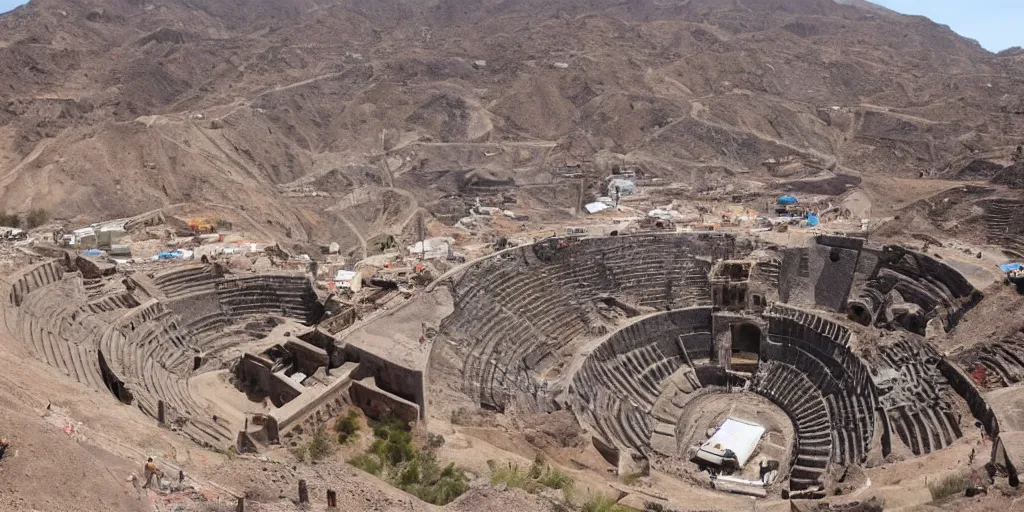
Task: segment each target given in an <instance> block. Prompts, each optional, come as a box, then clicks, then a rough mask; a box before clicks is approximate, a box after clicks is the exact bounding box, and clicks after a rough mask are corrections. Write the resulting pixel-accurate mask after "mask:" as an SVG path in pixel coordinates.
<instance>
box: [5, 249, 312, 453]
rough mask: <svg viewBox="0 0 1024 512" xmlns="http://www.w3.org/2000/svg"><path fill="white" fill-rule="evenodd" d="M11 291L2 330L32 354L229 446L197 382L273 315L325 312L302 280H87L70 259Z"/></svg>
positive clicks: (214, 275)
mask: <svg viewBox="0 0 1024 512" xmlns="http://www.w3.org/2000/svg"><path fill="white" fill-rule="evenodd" d="M83 263H84V262H83ZM8 285H9V290H10V292H9V297H8V300H7V303H6V304H4V306H3V307H0V311H2V312H3V320H4V321H3V328H6V329H7V330H8V331H9V332H10V333H11V335H12V337H13V338H14V339H17V340H20V341H21V342H22V345H23V349H24V350H26V351H27V352H28V353H29V354H31V355H32V356H34V357H35V358H37V359H39V360H40V361H43V362H45V363H47V364H48V365H50V366H52V367H54V368H55V369H57V370H58V371H60V372H61V373H64V374H65V375H67V376H68V377H70V378H71V379H73V380H76V381H78V382H80V383H82V384H84V385H87V386H90V387H94V388H97V389H106V390H109V391H110V393H111V394H113V396H114V397H116V398H117V399H118V400H120V401H121V402H124V403H126V404H131V405H132V406H135V407H138V408H139V409H140V410H142V411H143V412H144V413H145V414H147V415H149V416H151V417H153V418H155V419H158V420H160V421H162V422H164V423H167V424H173V425H177V426H179V427H180V428H181V429H182V430H183V431H184V432H185V433H186V434H188V435H189V436H191V437H192V438H193V439H195V440H196V441H197V442H200V443H204V444H209V445H213V446H221V447H223V446H228V445H230V444H233V443H234V440H235V433H234V432H232V431H231V429H230V428H228V425H227V424H225V422H224V421H223V418H218V414H217V411H215V410H213V409H211V408H210V407H209V406H208V405H207V404H205V403H200V401H199V400H197V398H196V397H195V396H194V394H193V392H192V391H190V388H189V385H188V384H189V380H190V379H192V378H194V377H196V376H198V375H200V374H202V373H204V372H207V371H212V370H215V369H219V368H220V365H221V364H223V361H219V360H218V358H217V356H218V355H219V354H221V353H223V352H225V351H228V350H230V349H232V348H233V347H236V346H238V345H239V344H240V343H242V342H244V341H247V340H252V339H257V338H259V337H260V336H261V335H263V334H265V333H266V332H269V328H270V327H271V326H272V324H268V323H267V322H266V318H267V317H268V316H274V317H278V318H291V319H294V320H296V321H299V322H302V323H306V324H311V323H314V322H316V321H318V320H319V317H320V315H321V313H322V307H321V305H320V303H319V302H318V299H317V296H316V294H315V293H314V291H313V288H312V285H311V284H310V282H309V280H308V279H307V278H306V277H305V276H303V275H299V274H272V275H271V274H268V275H242V276H235V275H230V274H224V273H223V272H221V271H220V270H219V269H217V268H215V267H211V266H207V265H202V266H200V265H195V266H176V267H174V268H173V269H171V270H167V271H154V272H152V273H150V272H146V271H142V272H136V273H135V274H133V275H131V276H127V277H125V278H124V279H120V280H116V279H104V278H87V277H85V276H83V274H82V272H81V271H80V270H79V262H78V261H77V260H76V259H75V258H73V257H71V256H69V257H68V258H67V259H65V260H55V261H50V262H47V263H43V264H41V265H39V266H36V267H34V268H32V269H30V270H28V271H27V272H24V273H23V274H21V275H20V276H16V277H15V278H13V279H12V280H11V281H10V282H9V283H8Z"/></svg>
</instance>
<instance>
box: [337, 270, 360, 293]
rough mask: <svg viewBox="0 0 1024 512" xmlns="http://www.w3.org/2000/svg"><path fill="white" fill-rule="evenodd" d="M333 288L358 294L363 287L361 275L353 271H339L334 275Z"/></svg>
mask: <svg viewBox="0 0 1024 512" xmlns="http://www.w3.org/2000/svg"><path fill="white" fill-rule="evenodd" d="M334 286H335V288H337V289H339V290H352V291H354V292H358V291H359V290H360V289H362V287H363V275H362V274H360V273H359V272H356V271H354V270H339V271H338V272H337V273H335V274H334Z"/></svg>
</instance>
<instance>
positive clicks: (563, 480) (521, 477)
mask: <svg viewBox="0 0 1024 512" xmlns="http://www.w3.org/2000/svg"><path fill="white" fill-rule="evenodd" d="M487 465H488V467H490V468H491V483H492V484H495V485H500V484H504V485H505V486H507V487H518V488H520V489H523V490H525V491H526V492H529V493H532V494H536V493H538V492H540V490H541V489H542V488H543V487H547V488H549V489H558V490H563V491H565V492H566V493H567V494H568V493H570V492H572V488H573V483H574V482H573V479H572V477H570V476H569V475H567V474H566V473H565V472H563V471H562V470H560V469H558V468H553V467H551V466H549V465H548V463H547V462H546V461H545V460H544V456H543V455H541V454H538V455H537V457H536V458H535V459H534V460H533V464H531V465H530V469H528V470H525V471H524V470H523V469H521V468H520V467H519V464H514V463H512V462H509V463H508V466H507V467H506V466H500V465H498V464H497V463H496V462H494V461H488V462H487Z"/></svg>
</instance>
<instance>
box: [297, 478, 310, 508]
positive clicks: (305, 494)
mask: <svg viewBox="0 0 1024 512" xmlns="http://www.w3.org/2000/svg"><path fill="white" fill-rule="evenodd" d="M299 503H309V489H306V481H305V480H299Z"/></svg>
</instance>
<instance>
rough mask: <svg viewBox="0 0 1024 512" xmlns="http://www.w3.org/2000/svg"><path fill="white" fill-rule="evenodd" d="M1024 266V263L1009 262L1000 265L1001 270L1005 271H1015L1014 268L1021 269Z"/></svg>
mask: <svg viewBox="0 0 1024 512" xmlns="http://www.w3.org/2000/svg"><path fill="white" fill-rule="evenodd" d="M1022 268H1024V263H1007V264H1005V265H999V270H1002V271H1003V272H1013V271H1014V270H1020V269H1022Z"/></svg>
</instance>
